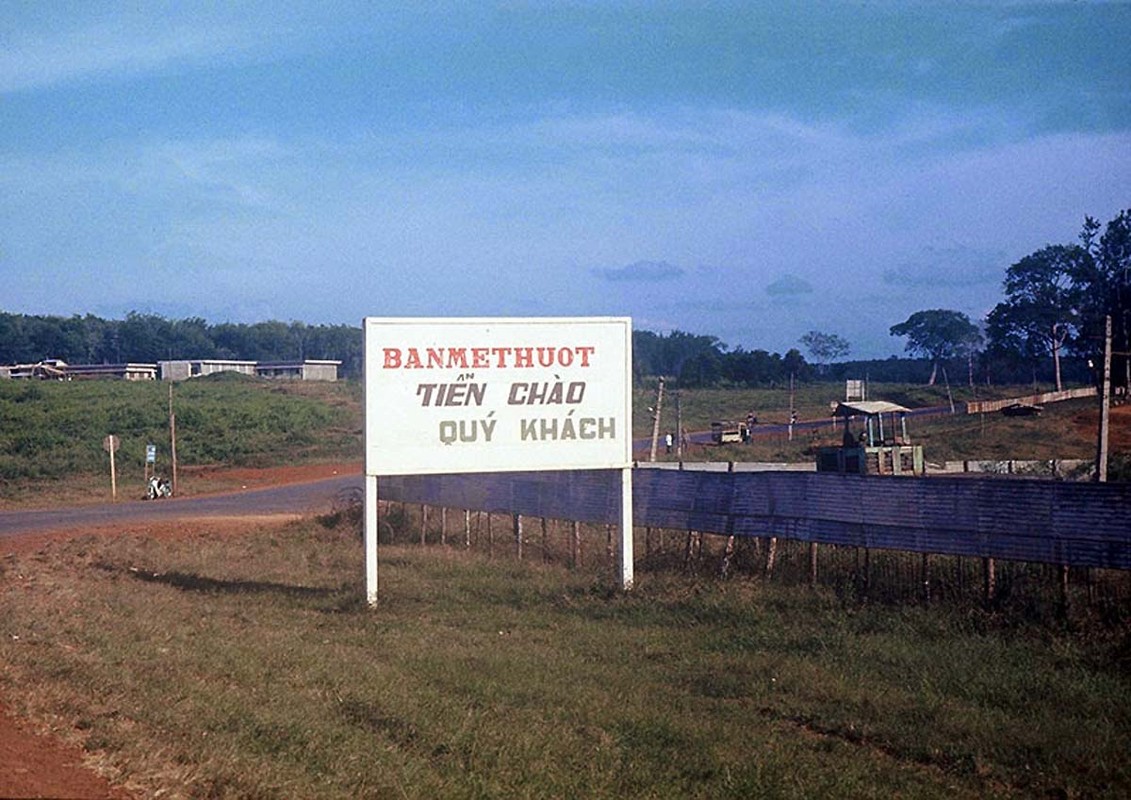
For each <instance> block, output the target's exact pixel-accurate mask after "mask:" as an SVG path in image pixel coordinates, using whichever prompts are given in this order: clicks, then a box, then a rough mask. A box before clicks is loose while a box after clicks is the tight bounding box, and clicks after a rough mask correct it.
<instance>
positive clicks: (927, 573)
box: [920, 553, 931, 603]
mask: <svg viewBox="0 0 1131 800" xmlns="http://www.w3.org/2000/svg"><path fill="white" fill-rule="evenodd" d="M920 577H921V578H922V581H923V602H924V603H930V602H931V554H930V553H923V559H922V564H921V568H920Z"/></svg>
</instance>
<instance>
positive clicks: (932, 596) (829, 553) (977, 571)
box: [328, 501, 1131, 628]
mask: <svg viewBox="0 0 1131 800" xmlns="http://www.w3.org/2000/svg"><path fill="white" fill-rule="evenodd" d="M357 502H360V501H357ZM379 516H380V518H381V520H382V525H381V531H380V537H379V541H380V543H381V544H411V543H415V544H418V545H421V546H426V547H447V548H459V549H464V550H467V551H470V552H474V553H476V554H478V555H481V556H483V557H486V558H494V559H499V560H507V559H511V560H524V559H530V560H541V561H543V562H546V563H552V564H558V565H561V566H562V567H564V568H569V569H585V570H590V571H594V572H598V573H599V572H601V571H606V572H608V574H609V575H610V576H613V575H614V574H615V572H616V570H617V567H618V561H617V553H616V542H617V534H616V529H615V526H613V525H609V524H600V523H592V522H586V523H582V522H577V521H572V520H562V519H547V518H544V517H523V516H522V515H514V514H506V513H491V512H485V511H471V510H466V509H453V508H447V507H432V506H428V505H423V504H419V503H403V502H397V501H384V502H382V503H381V512H380V515H379ZM345 518H347V519H348V520H349V521H350V523H351V524H352V525H354V526H355V527H356V528H357V529H358V530H359V531H360V529H361V513H360V506H359V505H358V506H356V507H355V511H353V512H348V513H346V514H345ZM341 519H342V517H341V516H334V517H331V518H329V519H328V522H329V523H332V524H337V523H338V522H339V521H340V520H341ZM635 557H636V567H637V570H638V573H639V574H641V575H647V574H648V573H657V574H659V573H668V574H670V573H682V574H686V575H688V576H689V577H691V578H695V579H697V580H700V579H706V580H738V581H742V580H752V581H765V582H771V583H774V584H777V585H781V586H792V587H797V588H798V589H806V588H808V589H812V588H818V589H820V590H823V591H829V592H833V593H834V594H835V595H836V596H837V597H839V598H841V599H842V601H844V602H846V603H885V604H920V605H939V606H944V607H948V608H952V609H957V610H962V609H967V610H975V609H977V610H984V611H989V612H991V613H993V614H995V615H997V616H999V617H1001V618H1003V619H1007V620H1008V619H1016V620H1018V621H1025V622H1034V621H1038V622H1042V621H1046V622H1056V623H1063V622H1066V621H1070V622H1072V623H1073V624H1076V625H1081V626H1087V627H1095V626H1098V627H1101V628H1113V627H1119V626H1122V625H1126V624H1128V623H1131V572H1129V571H1124V570H1111V569H1096V568H1066V567H1062V566H1059V565H1054V564H1040V563H1026V562H1020V561H1003V560H997V559H986V558H976V557H968V556H966V557H964V556H953V555H938V554H924V553H911V552H900V551H896V550H884V549H872V548H863V547H856V546H838V545H825V544H817V543H812V542H805V541H799V540H791V539H786V538H781V537H733V536H725V535H717V534H711V533H705V532H701V531H683V530H673V529H665V528H656V527H645V528H642V529H637V536H636V552H635Z"/></svg>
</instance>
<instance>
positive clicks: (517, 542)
mask: <svg viewBox="0 0 1131 800" xmlns="http://www.w3.org/2000/svg"><path fill="white" fill-rule="evenodd" d="M511 522H512V523H513V524H514V555H515V558H517V559H518V560H519V561H522V515H521V514H515V515H513V516H512V517H511Z"/></svg>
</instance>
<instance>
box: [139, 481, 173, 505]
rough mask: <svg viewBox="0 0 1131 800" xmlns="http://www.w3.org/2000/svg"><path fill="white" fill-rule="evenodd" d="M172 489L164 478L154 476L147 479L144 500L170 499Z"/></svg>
mask: <svg viewBox="0 0 1131 800" xmlns="http://www.w3.org/2000/svg"><path fill="white" fill-rule="evenodd" d="M172 496H173V487H172V485H170V483H169V481H167V480H166V479H165V478H161V477H158V476H157V475H154V476H153V477H152V478H150V479H149V484H148V485H147V486H146V490H145V499H146V500H158V499H160V498H162V497H172Z"/></svg>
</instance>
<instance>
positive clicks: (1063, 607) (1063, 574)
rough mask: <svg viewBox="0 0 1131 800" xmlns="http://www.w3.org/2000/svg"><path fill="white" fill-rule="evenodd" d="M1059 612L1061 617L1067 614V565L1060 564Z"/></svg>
mask: <svg viewBox="0 0 1131 800" xmlns="http://www.w3.org/2000/svg"><path fill="white" fill-rule="evenodd" d="M1059 578H1060V581H1059V582H1060V614H1061V616H1062V617H1067V616H1068V610H1069V609H1068V565H1067V564H1061V565H1060V575H1059Z"/></svg>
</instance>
